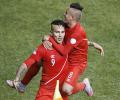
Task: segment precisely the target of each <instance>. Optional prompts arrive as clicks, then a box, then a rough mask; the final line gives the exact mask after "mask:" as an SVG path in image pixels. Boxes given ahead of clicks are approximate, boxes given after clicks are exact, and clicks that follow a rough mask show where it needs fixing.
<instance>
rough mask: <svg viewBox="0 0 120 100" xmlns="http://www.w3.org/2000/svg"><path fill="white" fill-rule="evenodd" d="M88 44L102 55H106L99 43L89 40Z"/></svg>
mask: <svg viewBox="0 0 120 100" xmlns="http://www.w3.org/2000/svg"><path fill="white" fill-rule="evenodd" d="M88 45H89V46H91V47H94V48H95V49H97V50H98V51H100V54H101V56H104V50H103V47H102V46H101V45H99V44H98V43H95V42H91V41H88Z"/></svg>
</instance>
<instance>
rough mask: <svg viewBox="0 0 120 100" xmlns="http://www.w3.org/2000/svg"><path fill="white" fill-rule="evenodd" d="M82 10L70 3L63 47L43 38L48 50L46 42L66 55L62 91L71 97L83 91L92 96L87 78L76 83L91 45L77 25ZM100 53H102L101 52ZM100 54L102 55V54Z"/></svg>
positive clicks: (48, 38)
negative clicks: (67, 70)
mask: <svg viewBox="0 0 120 100" xmlns="http://www.w3.org/2000/svg"><path fill="white" fill-rule="evenodd" d="M82 10H83V7H82V6H81V5H80V4H79V3H72V4H71V5H70V7H69V8H68V9H67V10H66V12H65V14H64V16H65V20H64V21H65V22H66V24H67V26H68V27H67V28H66V30H65V33H66V34H65V39H64V40H65V45H64V47H60V46H59V45H57V44H56V43H55V42H54V41H53V39H52V38H51V37H49V36H46V37H45V38H44V39H45V40H46V42H45V43H44V46H45V47H46V48H50V45H48V44H49V42H47V41H50V42H51V43H52V47H53V48H55V49H56V50H57V51H58V52H59V53H60V54H61V55H63V56H65V55H67V54H68V65H69V74H68V75H67V77H66V80H65V82H64V84H63V91H64V92H65V93H67V94H68V95H71V94H74V93H76V92H79V91H83V90H85V91H86V93H87V94H88V96H92V95H93V90H92V87H91V86H90V82H89V80H88V78H86V79H84V80H83V82H81V83H78V82H77V81H78V78H79V76H80V75H82V74H83V72H84V70H85V69H86V67H87V54H88V52H87V51H88V43H89V44H90V45H91V42H88V41H87V37H86V32H85V30H84V28H83V27H82V26H81V25H80V23H79V20H80V18H81V16H82ZM46 43H47V44H46ZM94 44H95V43H94ZM95 45H97V44H95ZM97 46H98V45H97ZM101 51H102V52H103V50H101ZM102 54H104V52H103V53H102Z"/></svg>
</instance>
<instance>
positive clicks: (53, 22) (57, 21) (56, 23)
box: [51, 19, 65, 27]
mask: <svg viewBox="0 0 120 100" xmlns="http://www.w3.org/2000/svg"><path fill="white" fill-rule="evenodd" d="M51 25H62V26H63V27H65V23H64V21H63V20H60V19H56V20H53V21H52V22H51Z"/></svg>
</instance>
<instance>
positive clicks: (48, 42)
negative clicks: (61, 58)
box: [43, 41, 53, 50]
mask: <svg viewBox="0 0 120 100" xmlns="http://www.w3.org/2000/svg"><path fill="white" fill-rule="evenodd" d="M43 46H44V47H45V48H46V49H48V50H53V47H52V43H51V42H50V41H43Z"/></svg>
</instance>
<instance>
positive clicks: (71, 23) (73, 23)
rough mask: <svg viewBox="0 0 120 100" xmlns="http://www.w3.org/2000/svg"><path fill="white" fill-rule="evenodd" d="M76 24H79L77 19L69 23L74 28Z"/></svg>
mask: <svg viewBox="0 0 120 100" xmlns="http://www.w3.org/2000/svg"><path fill="white" fill-rule="evenodd" d="M76 24H77V22H76V21H72V22H70V23H69V24H68V26H69V27H70V28H73V27H74V26H75V25H76Z"/></svg>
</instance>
